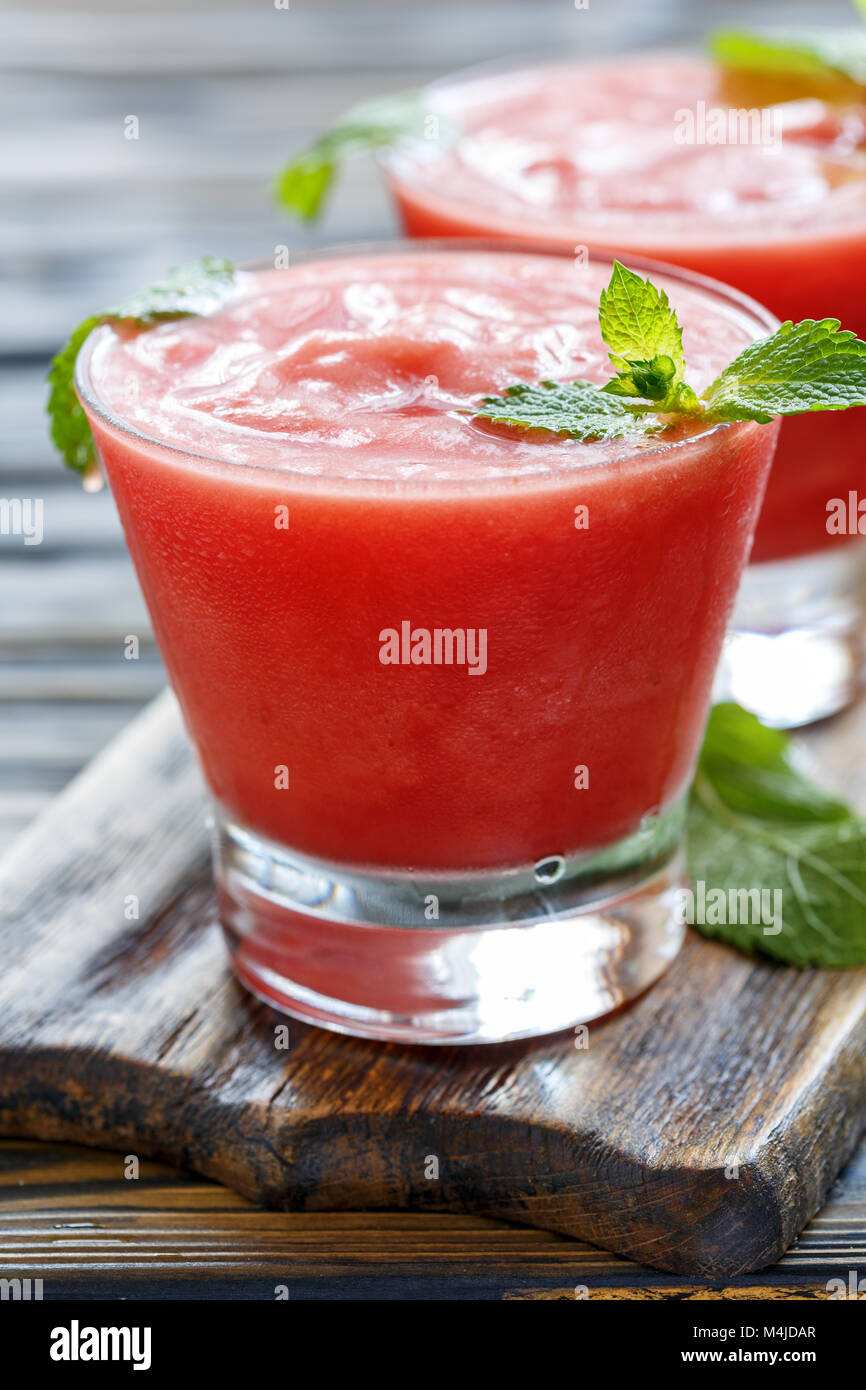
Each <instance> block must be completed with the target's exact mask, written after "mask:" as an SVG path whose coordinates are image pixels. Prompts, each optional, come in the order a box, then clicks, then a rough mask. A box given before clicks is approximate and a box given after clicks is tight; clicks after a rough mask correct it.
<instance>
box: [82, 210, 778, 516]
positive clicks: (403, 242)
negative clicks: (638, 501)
mask: <svg viewBox="0 0 866 1390" xmlns="http://www.w3.org/2000/svg"><path fill="white" fill-rule="evenodd" d="M419 251H421V252H424V251H432V252H442V251H445V252H449V253H450V252H454V253H458V252H480V253H482V254H495V255H499V254H502V255H507V254H515V253H523V254H526V255H532V256H537V257H542V258H543V257H549V258H551V259H554V260H559V261H561V260H568V259H569V256H568V254H567V253H565V252H561V251H560V252H557V251H555V250H539V248H538V245H537V243H535V242H533V241H532V240H531V239H526V238H504V237H492V238H489V239H488V238H482V237H438V238H425V239H421V238H418V239H414V238H402V239H395V240H391V241H387V240H383V241H366V242H340V243H335V244H334V245H332V246H316V247H311V248H309V249H306V250H304V251H300V252H297V253H294V254H293V255H292V258H291V261H290V265H289V266H288V267H287V269H289V270H290V269H291V268H292V267H293V266H295V265H303V264H308V263H310V262H315V261H320V260H321V261H330V260H339V259H341V258H344V257H356V256H361V255H364V256H372V257H375V256H380V255H383V254H388V255H393V254H395V253H396V254H398V255H399V254H401V253H402V254H406V255H412V254H414V253H416V252H419ZM586 251H587V255H588V259H589V260H590V261H592V262H600V263H602V264H604V265H608V266H609V265H612V263H613V261H614V259H616V258H618V257H619V255H620V253H619V252H618V251H616V250H615V249H614V250H611V249H609V248H607V247H600V246H588V247H586ZM628 261H629V266H630V267H633V268H634V269H635V270H639V271H641V272H642V273H644V274H646V275H659V276H663V277H665V278H666V279H668V280H674V281H680V282H682V283H683V284H685V285H688V286H690V287H691V288H693V289H696V290H698V291H700V292H702V293H704V294H706V295H707V296H708V297H709V298H710V299H712V300H715V301H719V300H720V301H722V302H723V303H724V304H726V305H727V307H728V308H731V309H734V310H736V311H737V312H738V313H739V314H740V315H741V316H743V317H745V318H747V319H749V320H751V323H752V325H753V326H757V327H758V328H759V329H760V331H759V332H756V333H755V335H754V337H753V339H752V341H753V342H754V341H757V340H758V339H759V338H760V337H762V336H764V335H765V334H767V333H773V332H774V331H775V330H776V329H777V328H778V327H779V320H778V319H777V318H776V316H775V315H774V314H772V313H771V312H770V310H769V309H767V308H765V307H764V305H762V304H759V303H758V302H757V300H754V299H752V298H750V296H749V295H747V294H743V293H742V292H741V291H740V290H737V289H734V287H733V286H731V285H726V284H724V283H723V282H722V281H720V280H713V279H711V278H710V276H708V275H701V274H700V273H699V272H697V271H692V270H687V269H685V268H683V267H681V266H675V265H669V264H666V263H664V262H662V261H654V260H651V259H649V258H648V257H644V256H629V257H628ZM235 269H236V270H240V271H252V272H255V271H259V270H266V269H268V270H276V269H277V268H276V267H275V266H274V264H273V259H272V258H269V257H262V258H259V259H257V260H254V261H246V262H243V263H242V264H239V265H237V266H236V267H235ZM280 273H282V272H280ZM218 307H219V305H217V306H215V309H216V308H218ZM111 331H112V328H111V325H110V324H109V323H101V324H98V325H97V326H96V327H95V328H94V329H93V330H92V331H91V333H90V334H89V335H88V337H87V338H86V339H85V341H84V343H83V344H82V345H81V348H80V349H79V352H78V356H77V358H76V361H75V371H74V378H73V380H74V387H75V392H76V395H77V397H78V399H79V402H80V404H81V405H82V407H83V408H84V409H85V413H88V414H90V413H92V414H93V415H94V416H95V417H96V418H97V419H98V420H99V421H100V422H101V423H102V424H103V425H106V426H107V427H108V428H109V429H110V430H113V431H114V432H115V433H117V434H120V435H121V436H126V437H128V438H131V439H135V440H138V441H139V442H140V443H142V444H147V445H149V446H150V447H152V448H156V449H159V450H163V451H165V452H167V453H169V454H171V455H174V456H176V457H177V458H179V459H186V460H190V461H191V462H194V461H198V462H201V463H208V464H215V465H217V466H218V467H220V468H223V469H230V470H232V471H234V470H243V471H244V472H245V473H246V474H248V475H250V476H252V475H255V474H262V473H268V474H271V475H273V476H275V477H285V478H291V479H302V480H304V481H305V482H306V483H307V484H308V486H310V487H315V486H321V485H323V484H328V483H331V484H338V485H341V490H349V489H351V488H356V489H363V490H366V489H376V490H379V491H381V490H382V488H383V486H387V485H388V484H389V483H391V484H393V485H399V487H400V488H401V489H402V490H404V491H409V490H413V491H419V492H424V491H432V490H446V491H447V490H450V491H455V490H460V491H464V490H465V491H467V492H469V491H491V490H494V489H495V488H496V487H497V486H501V485H502V483H503V482H508V483H509V484H511V485H513V481H514V479H513V477H511V478H509V477H508V476H507V475H505V474H502V475H496V476H493V477H478V476H477V475H476V476H473V477H467V478H465V479H463V478H459V477H453V478H426V479H420V478H419V479H396V478H393V479H389V478H382V477H369V478H365V477H354V478H347V477H345V475H343V474H340V473H329V472H322V473H314V474H311V473H308V472H305V471H303V470H301V469H299V468H296V467H295V468H293V467H292V466H291V462H290V461H289V462H287V463H273V462H271V461H270V460H268V461H265V462H262V463H257V462H256V463H247V462H243V461H240V460H237V459H229V458H226V457H224V456H223V455H221V454H219V453H218V452H214V453H209V452H204V451H202V450H195V449H190V448H186V447H184V446H182V445H179V444H173V443H171V442H170V441H169V440H166V439H159V438H157V437H156V436H155V435H151V434H148V433H147V432H146V431H145V430H143V429H140V428H139V427H138V426H137V425H134V424H132V423H131V422H130V421H128V420H125V419H123V417H122V416H120V415H118V414H117V413H116V412H115V411H114V410H112V409H111V408H110V407H109V406H108V405H107V404H105V403H104V402H103V401H101V400H100V398H99V396H98V394H97V391H96V388H95V386H94V384H93V381H92V379H91V375H90V359H91V357H92V356H93V353H94V351H95V350H96V348H97V346H98V345H99V343H100V342H101V341H104V338H105V335H106V334H107V333H110V332H111ZM750 423H752V422H749V421H745V422H744V421H739V420H720V421H717V422H716V423H715V424H712V425H709V426H708V427H707V428H706V429H703V430H701V431H699V432H698V433H696V434H689V435H686V436H685V437H683V438H680V439H675V440H667V441H665V440H663V439H658V440H657V442H652V443H645V444H644V446H643V447H642V448H640V449H636V448H635V447H634V444H632V445H631V446H629V441H628V440H618V441H614V442H616V443H618V444H620V445H622V448H621V450H620V451H617V452H616V453H615V454H614V455H613V456H612V457H611V458H610V459H606V460H604V462H603V463H599V464H598V465H597V466H601V467H610V466H611V465H613V464H616V463H620V462H622V461H623V460H625V459H636V458H639V459H640V460H647V461H648V460H651V459H655V458H657V457H658V455H660V454H669V453H671V452H673V451H675V450H678V449H681V448H684V447H686V446H688V445H691V444H694V443H696V442H697V441H699V440H705V439H707V438H709V437H710V436H711V435H714V434H718V433H720V432H722V431H725V430H730V429H732V428H734V427H735V426H736V427H742V426H743V425H744V424H750ZM269 437H273V436H269ZM505 442H507V441H505ZM566 477H573V473H571V472H565V471H563V470H554V469H551V468H548V469H545V470H544V471H543V472H541V473H533V474H521V475H519V478H520V481H521V482H522V483H523V484H525V485H526V486H527V487H532V486H533V485H535V486H544V485H549V484H550V482H551V480H553V479H556V478H566Z"/></svg>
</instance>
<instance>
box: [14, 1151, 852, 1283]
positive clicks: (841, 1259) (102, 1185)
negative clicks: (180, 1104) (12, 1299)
mask: <svg viewBox="0 0 866 1390" xmlns="http://www.w3.org/2000/svg"><path fill="white" fill-rule="evenodd" d="M834 1211H835V1215H833V1216H832V1217H830V1216H822V1217H818V1218H816V1220H815V1221H813V1222H812V1223H811V1225H810V1226H809V1228H808V1229H807V1230H806V1231H805V1232H804V1234H803V1236H802V1237H801V1238H800V1240H799V1241H797V1243H796V1245H795V1246H794V1248H793V1249H792V1250H791V1251H790V1252H789V1254H788V1255H786V1256H785V1258H784V1259H783V1260H782V1261H781V1263H780V1264H778V1265H777V1266H776V1267H775V1268H774V1269H773V1270H772V1271H771V1272H769V1273H767V1274H765V1275H762V1276H760V1278H759V1279H756V1277H755V1276H754V1275H743V1276H741V1277H740V1278H734V1279H706V1278H694V1277H692V1278H689V1277H681V1276H676V1275H670V1274H662V1273H659V1272H658V1271H655V1270H652V1269H648V1268H647V1267H646V1266H639V1265H638V1266H636V1265H634V1264H632V1263H631V1261H629V1260H626V1259H623V1258H622V1257H621V1256H617V1255H611V1254H607V1253H606V1252H605V1251H603V1250H599V1249H597V1248H595V1247H594V1246H591V1245H588V1244H586V1243H585V1242H583V1241H579V1240H573V1239H568V1238H567V1237H564V1236H559V1235H556V1234H554V1233H552V1232H549V1231H541V1230H534V1229H532V1228H530V1227H526V1226H514V1225H505V1224H504V1223H502V1222H498V1221H493V1220H491V1219H490V1218H487V1217H482V1216H478V1215H474V1214H470V1215H451V1214H447V1213H436V1214H432V1213H424V1212H410V1211H402V1212H394V1211H379V1212H276V1211H263V1210H261V1209H260V1208H256V1207H254V1206H252V1205H251V1204H250V1203H249V1202H248V1201H246V1200H245V1199H244V1198H243V1197H240V1196H238V1195H237V1194H236V1193H234V1192H231V1191H230V1190H229V1189H228V1188H225V1187H221V1186H219V1185H218V1184H216V1183H211V1182H207V1181H206V1180H204V1179H202V1178H199V1177H196V1176H195V1175H192V1174H184V1173H180V1172H177V1171H175V1170H174V1169H172V1168H169V1167H167V1166H165V1165H163V1164H159V1163H156V1162H147V1161H146V1162H143V1163H142V1164H141V1168H140V1172H139V1175H138V1178H137V1179H135V1180H130V1179H129V1178H128V1177H127V1176H126V1175H125V1161H124V1157H123V1155H120V1154H111V1153H104V1152H100V1151H98V1150H87V1149H81V1148H77V1147H72V1146H69V1145H59V1144H52V1143H33V1142H23V1141H20V1140H6V1141H0V1271H2V1275H3V1277H5V1278H20V1279H31V1280H33V1279H41V1280H42V1281H43V1286H44V1289H43V1292H44V1297H45V1299H46V1300H65V1299H69V1298H73V1299H91V1298H96V1297H104V1298H109V1299H119V1298H129V1299H139V1298H158V1299H174V1298H182V1299H188V1298H202V1299H219V1298H231V1299H232V1300H237V1299H245V1300H250V1299H257V1300H273V1299H274V1297H275V1293H276V1289H277V1286H278V1285H286V1286H287V1287H288V1289H289V1291H290V1295H291V1298H292V1299H297V1298H302V1299H303V1298H311V1299H321V1298H325V1299H337V1300H341V1299H344V1298H352V1299H358V1298H363V1299H383V1298H384V1299H389V1298H390V1299H398V1298H399V1299H401V1300H404V1299H421V1300H429V1299H431V1298H436V1299H473V1300H478V1299H503V1298H504V1299H516V1300H535V1299H542V1300H543V1299H570V1300H574V1299H575V1298H576V1297H577V1296H581V1297H588V1298H591V1299H593V1300H597V1299H602V1300H631V1299H634V1298H640V1299H653V1300H663V1301H668V1300H681V1299H687V1300H706V1299H712V1300H718V1299H724V1300H726V1301H728V1300H741V1299H745V1300H749V1301H752V1300H755V1299H772V1300H798V1301H799V1300H811V1299H816V1298H820V1299H824V1298H826V1296H827V1280H828V1279H830V1278H838V1277H840V1276H841V1277H842V1278H843V1279H846V1280H847V1277H848V1271H849V1270H850V1269H857V1268H861V1269H862V1267H863V1264H864V1262H866V1245H864V1241H863V1236H862V1231H863V1226H864V1218H866V1163H863V1162H861V1163H859V1164H858V1163H854V1164H852V1165H851V1166H850V1168H849V1169H848V1171H847V1172H846V1175H845V1178H844V1180H843V1181H842V1182H840V1183H839V1185H838V1191H837V1192H836V1194H835V1201H834Z"/></svg>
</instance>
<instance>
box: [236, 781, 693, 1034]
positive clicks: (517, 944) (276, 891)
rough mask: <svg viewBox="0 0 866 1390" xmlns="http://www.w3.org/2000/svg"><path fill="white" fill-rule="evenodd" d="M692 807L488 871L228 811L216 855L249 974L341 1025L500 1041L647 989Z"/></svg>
mask: <svg viewBox="0 0 866 1390" xmlns="http://www.w3.org/2000/svg"><path fill="white" fill-rule="evenodd" d="M682 824H683V806H682V804H680V805H678V806H677V807H675V808H674V809H673V810H671V811H668V812H666V813H665V814H664V815H662V816H654V817H652V818H649V819H648V820H647V822H646V823H645V824H644V825H643V826H642V827H641V829H640V830H639V831H638V832H637V833H636V834H634V835H632V836H629V838H628V839H627V840H624V841H622V842H620V843H619V844H618V845H615V846H612V847H609V848H607V849H605V850H604V851H603V852H601V853H596V854H593V855H591V856H587V855H582V856H575V857H574V858H572V859H570V860H569V859H566V858H564V857H561V856H558V855H552V856H550V857H549V858H547V859H544V860H540V861H538V863H536V864H535V865H531V866H527V867H525V868H521V869H514V870H508V871H500V872H490V873H472V874H463V875H459V876H458V875H450V876H445V875H442V874H417V875H411V874H409V873H403V874H398V873H386V872H382V873H381V874H379V873H371V872H361V871H352V870H347V869H346V868H344V867H337V866H334V865H326V864H324V863H320V862H316V861H313V860H310V859H307V858H305V857H303V856H300V855H295V854H292V853H290V852H289V851H287V850H285V849H283V848H281V847H279V846H277V845H274V844H271V843H269V842H267V841H264V840H262V839H261V838H260V837H259V836H256V835H252V834H250V833H249V832H248V831H245V830H241V829H240V828H239V827H237V826H236V825H233V824H231V823H230V822H229V821H227V820H226V819H224V818H223V817H221V816H220V815H219V814H218V815H217V817H216V820H215V824H214V856H215V864H216V875H217V883H218V887H219V896H220V914H221V918H222V921H223V925H224V927H225V931H226V936H227V939H228V943H229V949H230V951H231V956H232V961H233V964H234V968H235V971H236V973H237V975H238V977H239V978H240V980H241V981H242V982H243V983H244V984H245V985H246V986H247V987H248V988H249V989H250V990H252V992H253V993H254V994H256V995H258V996H259V997H260V998H261V999H263V1000H265V1001H266V1002H267V1003H268V1004H271V1005H272V1006H273V1007H274V1008H277V1009H281V1010H283V1011H284V1012H285V1013H288V1014H291V1015H293V1016H294V1017H295V1018H300V1019H304V1020H305V1021H307V1022H309V1023H316V1024H319V1025H320V1026H321V1027H324V1028H330V1029H333V1030H335V1031H336V1032H341V1033H352V1034H355V1035H358V1036H360V1037H368V1038H380V1039H383V1040H385V1041H396V1042H404V1043H492V1042H502V1041H505V1040H506V1039H509V1038H527V1037H535V1036H538V1035H542V1034H545V1033H554V1032H558V1031H560V1030H561V1029H564V1028H571V1027H574V1026H575V1025H576V1024H579V1023H585V1022H587V1021H588V1020H590V1019H593V1018H597V1017H599V1016H600V1015H601V1014H605V1013H608V1012H609V1011H610V1010H611V1009H614V1008H616V1007H617V1006H618V1005H620V1004H622V1003H624V1002H625V1001H626V1000H628V999H632V998H634V996H635V995H638V994H640V993H641V992H642V991H643V990H645V989H646V988H647V987H648V986H649V985H651V984H652V983H653V981H654V980H655V979H657V978H658V976H659V975H660V974H661V973H662V972H663V971H664V969H665V968H666V967H667V965H668V964H669V963H670V961H671V960H672V959H673V958H674V956H675V955H676V953H677V951H678V950H679V948H680V945H681V943H682V939H683V935H684V930H685V929H684V926H683V924H682V913H681V911H679V910H678V907H679V903H678V897H677V894H678V890H679V889H680V888H681V887H682V885H683V881H684V880H683V863H682V855H681V851H680V849H679V846H680V844H681V840H682Z"/></svg>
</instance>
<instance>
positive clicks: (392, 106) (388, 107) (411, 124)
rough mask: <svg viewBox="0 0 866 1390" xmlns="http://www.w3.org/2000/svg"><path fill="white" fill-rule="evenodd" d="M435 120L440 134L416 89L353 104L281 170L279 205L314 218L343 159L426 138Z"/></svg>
mask: <svg viewBox="0 0 866 1390" xmlns="http://www.w3.org/2000/svg"><path fill="white" fill-rule="evenodd" d="M431 119H432V121H433V122H434V126H433V130H434V133H436V132H438V122H439V117H437V116H431V113H430V112H429V110H428V109H427V107H425V106H424V104H423V103H422V100H421V96H420V94H419V93H418V92H415V91H409V92H398V93H397V94H396V95H395V96H391V97H383V98H381V99H380V100H377V101H365V102H361V103H360V104H359V105H357V106H353V107H351V109H350V110H349V111H347V112H346V114H345V115H344V116H342V117H341V119H340V120H339V121H337V122H336V123H335V124H334V125H332V126H331V127H330V128H329V129H328V130H326V131H325V133H324V134H323V135H321V136H320V137H319V139H318V140H316V141H315V143H314V144H312V145H310V147H309V148H308V149H306V150H304V151H303V153H301V154H299V155H296V156H295V158H294V159H293V160H291V161H290V163H288V164H287V165H286V166H285V167H284V168H283V169H281V171H280V172H279V174H278V175H277V177H276V179H275V180H274V197H275V199H276V201H277V203H278V204H279V206H280V207H282V208H284V209H285V211H286V212H289V213H291V214H292V216H293V217H297V218H300V220H301V221H302V222H311V221H312V220H313V219H314V218H316V217H318V215H319V213H320V212H321V210H322V206H323V204H324V202H325V199H326V197H327V195H328V193H329V192H330V190H331V186H332V184H333V182H334V178H335V177H336V174H337V170H338V168H339V165H340V162H341V160H343V159H345V158H346V157H347V156H351V155H356V154H368V153H370V152H371V151H373V150H379V149H383V148H385V147H386V146H388V145H395V144H398V143H400V142H401V141H406V140H420V139H423V138H425V136H427V135H428V134H429V129H430V127H429V123H430V121H431Z"/></svg>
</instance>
